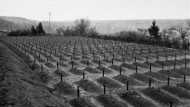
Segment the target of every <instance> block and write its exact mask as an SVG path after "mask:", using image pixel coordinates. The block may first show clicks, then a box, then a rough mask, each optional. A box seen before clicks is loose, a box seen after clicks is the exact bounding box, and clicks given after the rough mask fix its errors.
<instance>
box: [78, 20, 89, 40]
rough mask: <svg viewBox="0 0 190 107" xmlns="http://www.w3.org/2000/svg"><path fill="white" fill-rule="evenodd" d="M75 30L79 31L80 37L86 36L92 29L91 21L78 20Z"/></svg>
mask: <svg viewBox="0 0 190 107" xmlns="http://www.w3.org/2000/svg"><path fill="white" fill-rule="evenodd" d="M74 24H75V30H76V31H77V33H78V35H79V36H86V33H87V31H88V30H89V28H90V21H89V20H88V19H84V18H81V19H78V20H75V22H74Z"/></svg>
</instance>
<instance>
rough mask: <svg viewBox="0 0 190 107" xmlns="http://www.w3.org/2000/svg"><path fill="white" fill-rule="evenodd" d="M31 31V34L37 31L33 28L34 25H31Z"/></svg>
mask: <svg viewBox="0 0 190 107" xmlns="http://www.w3.org/2000/svg"><path fill="white" fill-rule="evenodd" d="M31 33H32V35H36V34H37V31H36V29H35V27H34V26H32V27H31Z"/></svg>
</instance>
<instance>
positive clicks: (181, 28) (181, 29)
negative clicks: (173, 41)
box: [170, 20, 190, 40]
mask: <svg viewBox="0 0 190 107" xmlns="http://www.w3.org/2000/svg"><path fill="white" fill-rule="evenodd" d="M170 30H173V31H177V32H178V33H179V34H180V36H181V38H182V39H183V40H185V37H187V36H188V35H189V34H188V32H189V31H190V20H188V21H187V23H186V25H185V24H184V25H182V24H179V25H176V26H172V27H171V28H170Z"/></svg>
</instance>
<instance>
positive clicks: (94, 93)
mask: <svg viewBox="0 0 190 107" xmlns="http://www.w3.org/2000/svg"><path fill="white" fill-rule="evenodd" d="M0 42H1V44H2V46H1V47H2V49H4V48H5V47H6V48H5V49H6V50H9V51H11V54H7V55H6V53H5V55H4V54H2V55H0V57H2V58H3V57H5V56H7V57H10V56H11V57H19V58H20V59H19V60H18V62H20V63H21V64H19V63H17V62H16V61H15V60H13V61H12V63H17V66H19V67H18V69H19V70H23V73H22V75H25V72H28V71H27V70H28V69H29V70H30V73H27V75H26V76H24V77H23V78H21V79H22V80H25V81H26V80H27V83H28V84H30V85H31V86H32V87H33V86H34V84H35V86H36V87H38V86H39V85H40V87H42V86H43V87H45V88H44V90H46V91H47V93H49V94H48V95H49V96H51V98H55V99H56V100H55V101H54V100H52V99H51V100H47V101H52V102H56V104H55V105H56V106H60V107H61V106H65V107H67V106H68V107H72V106H73V107H169V106H171V105H172V106H173V107H186V106H188V105H190V51H189V50H182V49H174V48H166V47H160V46H153V45H143V44H136V43H127V42H120V41H113V40H104V39H94V38H87V37H77V36H70V37H63V36H55V37H54V36H36V37H4V38H1V39H0ZM9 51H8V52H9ZM2 58H1V59H2ZM2 61H3V60H1V61H0V62H1V63H2ZM7 62H9V61H7ZM22 64H25V65H26V66H21V65H22ZM13 67H14V66H13ZM1 69H2V68H1ZM4 70H5V71H6V70H7V69H6V68H4ZM15 72H16V71H15ZM33 74H37V77H36V78H38V79H36V78H35V77H34V78H33V79H34V80H33V79H31V78H30V76H31V75H33ZM20 75H21V74H20ZM0 77H1V75H0ZM19 78H20V77H19ZM27 78H30V79H31V80H30V81H29V80H28V79H27ZM34 81H38V82H36V83H33V82H34ZM30 85H28V87H30ZM0 87H1V86H0ZM42 100H43V99H42ZM49 103H50V105H51V104H52V103H51V102H49ZM57 104H60V105H57ZM52 106H53V105H52Z"/></svg>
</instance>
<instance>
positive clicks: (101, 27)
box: [0, 16, 186, 34]
mask: <svg viewBox="0 0 190 107" xmlns="http://www.w3.org/2000/svg"><path fill="white" fill-rule="evenodd" d="M0 18H2V19H4V20H7V21H10V22H14V23H16V24H19V25H20V27H21V28H22V27H31V26H32V25H35V26H36V25H37V24H38V23H39V22H38V21H35V20H29V19H26V18H21V17H7V16H0ZM151 22H152V20H91V26H93V27H96V29H97V31H98V32H100V33H108V34H109V33H115V32H119V31H123V30H137V28H143V29H147V28H148V27H149V26H150V25H151ZM185 22H186V20H180V19H179V20H177V19H159V20H157V24H158V26H159V27H160V28H161V29H162V28H168V27H170V26H171V25H177V24H180V23H185ZM42 24H43V26H44V29H45V30H46V32H48V31H49V22H48V21H42ZM72 25H73V21H51V32H56V29H57V28H60V27H63V26H72Z"/></svg>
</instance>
